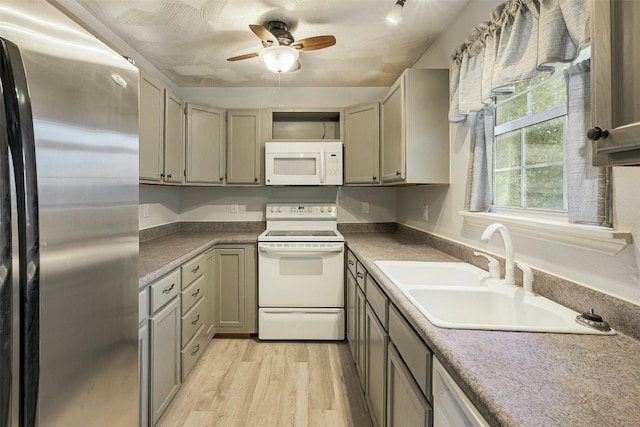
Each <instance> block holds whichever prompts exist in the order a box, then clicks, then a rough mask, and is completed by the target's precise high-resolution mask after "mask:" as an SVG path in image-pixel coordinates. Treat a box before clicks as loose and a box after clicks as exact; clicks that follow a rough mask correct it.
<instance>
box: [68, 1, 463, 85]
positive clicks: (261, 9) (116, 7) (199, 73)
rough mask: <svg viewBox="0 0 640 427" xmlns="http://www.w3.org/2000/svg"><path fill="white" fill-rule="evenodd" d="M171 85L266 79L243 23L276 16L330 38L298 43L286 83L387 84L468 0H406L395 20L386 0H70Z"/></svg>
mask: <svg viewBox="0 0 640 427" xmlns="http://www.w3.org/2000/svg"><path fill="white" fill-rule="evenodd" d="M77 2H78V3H79V4H80V5H81V6H82V7H84V8H85V9H86V10H87V11H88V12H89V13H91V14H92V15H93V16H95V17H96V18H97V19H98V20H99V21H100V22H101V23H102V24H104V25H105V26H106V27H107V28H108V29H109V30H111V31H112V32H114V33H115V34H116V35H117V36H118V37H120V38H121V39H122V40H124V41H125V42H126V43H127V44H128V45H130V46H131V47H132V48H133V49H135V50H136V51H137V52H138V53H139V54H140V55H142V56H143V57H144V58H145V59H146V60H148V61H149V62H150V63H152V64H153V65H154V66H155V67H156V68H157V69H158V70H159V71H160V72H162V73H163V74H165V75H166V76H167V77H168V78H169V79H171V80H172V81H173V82H174V83H175V84H176V85H177V86H182V87H190V86H205V87H261V86H273V84H274V80H276V81H277V77H276V75H275V74H274V73H271V72H270V71H268V70H267V69H266V68H265V66H264V64H262V62H261V61H260V59H259V58H252V59H247V60H243V61H237V62H229V61H227V60H226V58H229V57H232V56H236V55H242V54H246V53H251V52H256V51H258V50H259V49H261V48H262V45H261V42H260V39H258V37H256V36H255V35H254V34H253V33H252V32H251V31H250V29H249V24H259V25H264V24H265V23H266V22H268V21H271V20H282V21H284V22H286V23H287V24H288V25H289V31H290V32H291V33H292V34H293V36H294V38H295V39H296V40H300V39H303V38H306V37H312V36H319V35H334V36H335V37H336V40H337V41H336V45H335V46H331V47H329V48H326V49H322V50H315V51H309V52H301V53H300V63H301V64H302V69H301V70H299V71H296V72H293V73H286V74H285V75H282V76H281V78H282V80H283V81H285V79H286V82H287V85H288V86H298V87H325V86H326V87H361V86H364V87H370V86H390V85H391V84H392V83H393V81H394V80H395V79H396V78H397V77H398V75H399V74H400V73H401V72H402V71H403V70H404V69H405V68H407V67H411V66H412V65H413V64H414V63H415V62H416V61H417V60H418V59H419V58H420V57H421V56H422V54H423V53H424V52H425V50H426V49H427V48H428V47H429V46H430V44H431V43H433V41H434V40H435V39H436V38H437V36H438V34H439V33H440V32H441V31H443V30H444V29H445V28H446V27H447V25H448V24H449V23H451V21H452V20H453V19H454V18H455V17H456V16H457V15H458V13H459V12H460V11H461V10H462V9H463V8H464V6H466V4H467V3H468V2H469V0H406V3H405V6H404V10H403V14H402V22H401V23H400V24H399V25H392V24H388V23H387V22H386V20H385V17H386V15H387V14H388V13H389V11H390V10H391V7H392V6H393V4H394V3H395V1H394V0H288V1H282V0H77Z"/></svg>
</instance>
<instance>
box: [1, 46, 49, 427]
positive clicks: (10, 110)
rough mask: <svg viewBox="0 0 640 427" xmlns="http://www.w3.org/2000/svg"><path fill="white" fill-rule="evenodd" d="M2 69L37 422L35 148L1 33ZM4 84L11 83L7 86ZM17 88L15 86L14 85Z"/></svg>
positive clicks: (13, 52) (26, 410) (22, 412)
mask: <svg viewBox="0 0 640 427" xmlns="http://www.w3.org/2000/svg"><path fill="white" fill-rule="evenodd" d="M0 50H1V51H2V59H1V63H0V70H1V71H0V72H1V73H2V84H3V87H5V90H4V91H3V97H4V104H5V105H4V106H5V113H6V119H7V131H8V144H9V148H10V149H11V157H12V161H13V170H14V175H15V183H16V206H17V213H18V254H19V262H18V273H19V275H18V277H19V287H20V361H21V364H20V403H19V422H20V425H21V426H26V427H32V426H35V425H36V415H37V407H38V380H39V373H40V361H39V352H40V348H39V343H40V242H39V222H38V186H37V174H36V150H35V138H34V132H33V115H32V112H31V100H30V98H29V90H28V87H27V78H26V74H25V71H24V65H23V63H22V57H21V55H20V51H19V49H18V47H17V46H16V45H15V44H13V43H11V42H10V41H8V40H5V39H2V38H0ZM6 88H10V89H9V90H6ZM11 89H13V90H11Z"/></svg>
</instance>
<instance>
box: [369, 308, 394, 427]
mask: <svg viewBox="0 0 640 427" xmlns="http://www.w3.org/2000/svg"><path fill="white" fill-rule="evenodd" d="M365 319H366V321H365V334H366V374H365V375H366V381H365V383H366V389H365V396H366V399H367V403H368V405H369V409H370V410H369V413H370V414H371V421H373V425H374V426H377V427H384V426H385V425H386V403H387V402H386V398H387V345H388V342H389V336H388V335H387V331H385V328H384V327H383V325H382V324H381V323H380V320H378V318H377V316H376V315H375V313H374V311H373V309H372V308H371V306H370V305H369V304H367V306H366V314H365Z"/></svg>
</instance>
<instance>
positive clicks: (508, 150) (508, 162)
mask: <svg viewBox="0 0 640 427" xmlns="http://www.w3.org/2000/svg"><path fill="white" fill-rule="evenodd" d="M521 135H522V133H521V132H520V130H515V131H513V132H507V133H504V134H502V135H499V136H497V137H496V146H495V151H496V154H495V156H496V169H503V168H510V167H516V166H520V164H521V156H522V153H521V151H522V144H521V143H520V136H521Z"/></svg>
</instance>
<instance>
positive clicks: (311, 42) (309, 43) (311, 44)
mask: <svg viewBox="0 0 640 427" xmlns="http://www.w3.org/2000/svg"><path fill="white" fill-rule="evenodd" d="M334 44H336V38H335V37H334V36H316V37H308V38H306V39H302V40H298V41H295V42H293V43H291V47H295V48H296V49H299V50H301V51H303V52H306V51H309V50H318V49H324V48H325V47H329V46H333V45H334Z"/></svg>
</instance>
